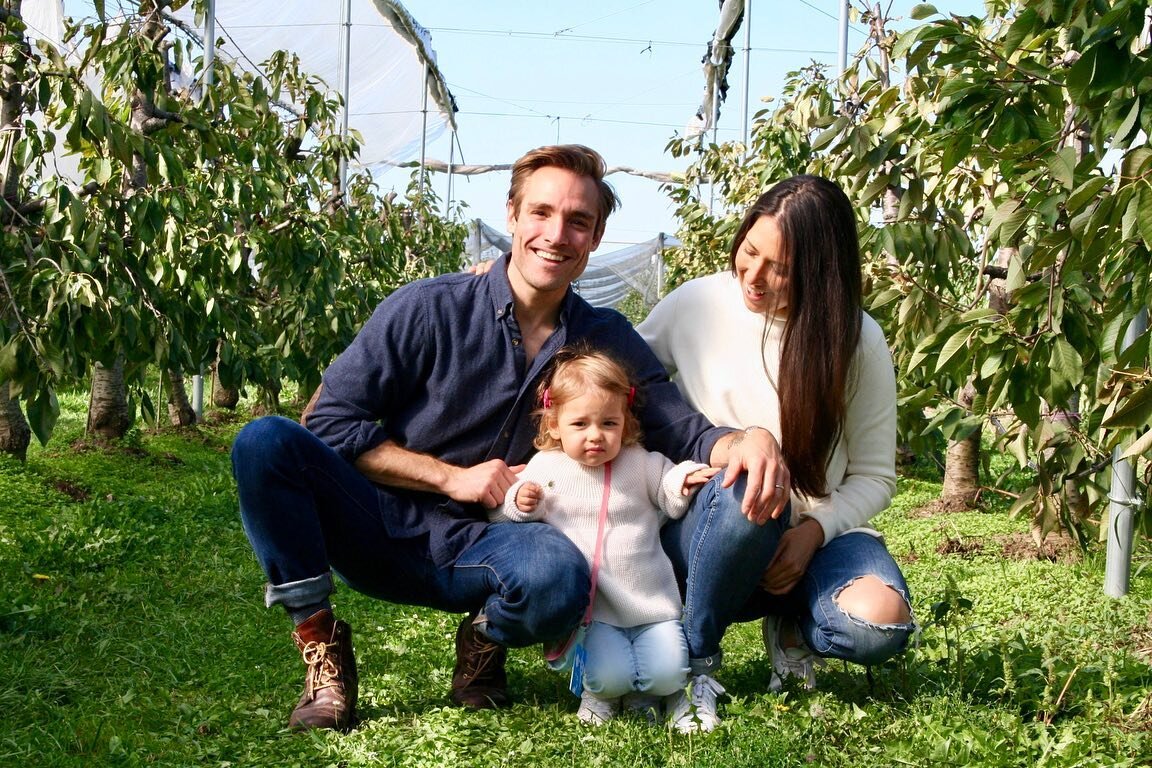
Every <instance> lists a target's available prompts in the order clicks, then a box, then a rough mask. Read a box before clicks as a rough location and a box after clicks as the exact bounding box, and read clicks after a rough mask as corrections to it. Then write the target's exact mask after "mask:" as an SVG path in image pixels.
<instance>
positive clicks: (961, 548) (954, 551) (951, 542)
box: [936, 537, 984, 557]
mask: <svg viewBox="0 0 1152 768" xmlns="http://www.w3.org/2000/svg"><path fill="white" fill-rule="evenodd" d="M983 550H984V545H983V544H982V543H981V542H979V541H976V540H974V539H968V540H964V539H953V538H951V537H949V538H947V539H944V541H942V542H940V545H939V546H937V547H936V552H937V554H941V555H959V556H960V557H971V556H972V555H975V554H977V553H979V552H982V551H983Z"/></svg>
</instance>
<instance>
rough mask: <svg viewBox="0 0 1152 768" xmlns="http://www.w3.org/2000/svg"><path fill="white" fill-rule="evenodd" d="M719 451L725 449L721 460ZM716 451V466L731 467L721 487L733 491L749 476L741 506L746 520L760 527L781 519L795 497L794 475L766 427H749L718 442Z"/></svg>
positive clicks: (713, 452) (721, 453) (778, 445)
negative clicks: (738, 480) (789, 470)
mask: <svg viewBox="0 0 1152 768" xmlns="http://www.w3.org/2000/svg"><path fill="white" fill-rule="evenodd" d="M716 448H720V449H721V451H720V456H719V458H720V460H719V461H717V460H716V459H717V458H718V456H717V453H718V452H717V450H716ZM716 448H714V449H713V450H712V459H713V461H712V463H713V464H714V465H726V466H727V469H726V470H725V472H724V481H723V482H722V483H721V485H723V486H724V487H725V488H731V487H732V485H733V484H734V483H735V482H736V480H737V479H738V478H739V477H740V473H741V472H747V473H748V484H747V486H746V487H745V489H744V500H743V502H742V503H741V505H740V511H741V512H742V513H743V514H744V517H746V518H748V520H749V521H751V522H753V523H755V524H756V525H764V523H766V522H768V521H769V520H775V519H776V518H778V517H780V515H781V514H782V513H783V512H784V507H785V506H786V505H787V504H788V500H789V499H790V498H791V497H792V475H791V473H789V472H788V467H787V466H785V464H784V456H783V454H781V452H780V444H779V443H777V442H776V438H775V437H774V436H773V435H772V433H771V432H769V431H768V430H766V429H764V428H763V427H749V428H748V429H746V430H744V431H743V432H733V433H732V434H731V435H726V436H725V437H723V438H721V439H720V440H718V441H716Z"/></svg>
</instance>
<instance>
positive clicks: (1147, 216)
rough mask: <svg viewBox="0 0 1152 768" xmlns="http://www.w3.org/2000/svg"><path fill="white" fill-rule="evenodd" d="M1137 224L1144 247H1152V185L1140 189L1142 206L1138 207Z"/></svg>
mask: <svg viewBox="0 0 1152 768" xmlns="http://www.w3.org/2000/svg"><path fill="white" fill-rule="evenodd" d="M1136 226H1137V228H1138V229H1139V230H1140V238H1141V239H1142V240H1143V241H1144V247H1145V248H1149V249H1152V187H1144V188H1142V189H1141V190H1140V206H1139V208H1138V209H1137V215H1136Z"/></svg>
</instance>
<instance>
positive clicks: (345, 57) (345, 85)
mask: <svg viewBox="0 0 1152 768" xmlns="http://www.w3.org/2000/svg"><path fill="white" fill-rule="evenodd" d="M340 24H341V25H342V26H343V28H344V29H343V32H344V35H343V37H342V38H341V40H340V48H341V56H340V67H341V69H340V96H341V98H343V99H344V109H343V112H342V114H341V116H340V138H342V139H346V138H348V95H349V90H350V86H349V83H350V82H351V80H352V0H345V3H344V6H343V7H342V8H341V9H340ZM340 194H341V195H343V196H344V198H345V199H347V197H348V159H347V158H344V157H341V158H340Z"/></svg>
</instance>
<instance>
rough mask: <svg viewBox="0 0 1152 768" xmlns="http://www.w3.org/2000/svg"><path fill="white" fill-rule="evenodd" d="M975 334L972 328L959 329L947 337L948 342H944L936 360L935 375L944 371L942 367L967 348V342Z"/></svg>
mask: <svg viewBox="0 0 1152 768" xmlns="http://www.w3.org/2000/svg"><path fill="white" fill-rule="evenodd" d="M974 332H975V329H974V328H961V329H960V330H958V331H956V333H954V334H952V336H951V337H949V339H948V341H946V342H944V346H943V347H941V348H940V354H939V356H938V357H937V358H936V373H940V371H942V370H944V367H945V366H947V365H948V363H949V362H951V360H952V358H953V357H955V356H956V354H957V353H958V352H959V351H960V350H962V349H964V348H965V347H966V346H968V340H969V339H971V338H972V334H973V333H974Z"/></svg>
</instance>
